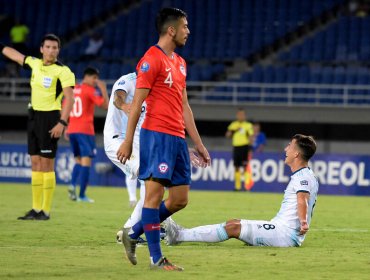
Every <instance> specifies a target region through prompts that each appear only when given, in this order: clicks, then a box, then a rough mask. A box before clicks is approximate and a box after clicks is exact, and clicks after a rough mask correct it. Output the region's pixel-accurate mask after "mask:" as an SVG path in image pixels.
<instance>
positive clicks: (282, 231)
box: [239, 220, 300, 247]
mask: <svg viewBox="0 0 370 280" xmlns="http://www.w3.org/2000/svg"><path fill="white" fill-rule="evenodd" d="M240 224H241V230H240V236H239V239H240V240H242V241H244V242H245V243H247V244H249V245H252V246H272V247H296V246H300V244H299V243H298V242H297V241H296V234H297V233H296V231H295V230H293V229H290V228H288V227H286V226H284V225H281V224H278V223H276V222H272V221H254V220H241V221H240Z"/></svg>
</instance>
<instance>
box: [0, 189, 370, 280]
mask: <svg viewBox="0 0 370 280" xmlns="http://www.w3.org/2000/svg"><path fill="white" fill-rule="evenodd" d="M88 192H89V195H90V196H91V197H93V198H94V199H95V200H96V203H95V204H83V203H74V202H71V201H69V200H68V198H67V188H66V187H65V186H58V187H57V191H56V194H55V198H54V204H53V211H52V215H51V220H50V221H18V220H16V218H17V217H18V216H20V215H22V214H23V213H24V212H25V211H26V210H29V208H30V203H31V188H30V186H28V185H21V184H0V211H1V218H0V229H1V231H0V279H88V280H91V279H162V278H163V273H175V274H176V276H172V277H176V279H202V280H204V279H370V278H369V277H370V276H369V275H370V199H369V197H341V196H324V195H322V196H319V198H318V202H317V206H316V208H315V213H314V219H313V222H312V224H311V231H310V232H309V234H308V236H307V238H306V241H305V242H304V244H303V246H302V247H300V248H264V247H249V246H245V245H243V243H242V242H240V241H238V240H229V241H226V242H223V243H217V244H202V243H186V244H181V245H179V246H173V247H168V246H166V245H164V244H162V250H163V252H164V254H165V255H166V256H168V257H169V258H170V260H172V261H173V262H174V263H176V264H179V265H181V266H183V267H185V271H184V272H162V271H154V272H152V271H150V270H149V269H148V265H149V257H148V251H147V247H139V248H138V250H137V257H138V262H139V263H138V265H137V266H132V265H131V264H129V262H128V261H127V260H126V259H124V258H123V249H122V247H121V246H120V245H118V244H116V243H115V234H116V231H117V229H118V228H119V227H120V226H121V225H122V224H123V222H124V221H125V220H126V218H127V217H128V215H129V214H130V212H131V209H130V208H128V199H127V192H126V189H122V188H90V189H89V191H88ZM281 200H282V194H261V193H232V192H199V191H194V192H191V194H190V203H189V205H188V207H187V208H186V209H184V210H183V211H181V212H180V213H178V214H176V215H175V216H174V218H175V220H177V221H178V222H179V223H180V224H182V225H184V226H187V227H190V226H196V225H201V224H210V223H220V222H223V221H225V220H227V219H230V218H245V219H269V218H272V217H273V216H274V214H275V213H276V212H277V210H278V208H279V206H280V202H281ZM170 277H171V276H170ZM168 279H169V278H168Z"/></svg>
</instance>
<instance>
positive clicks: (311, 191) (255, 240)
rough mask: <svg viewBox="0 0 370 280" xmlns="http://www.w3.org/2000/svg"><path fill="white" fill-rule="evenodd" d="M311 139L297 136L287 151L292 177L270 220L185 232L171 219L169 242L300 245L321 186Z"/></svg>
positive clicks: (314, 145) (228, 223)
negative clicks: (310, 163)
mask: <svg viewBox="0 0 370 280" xmlns="http://www.w3.org/2000/svg"><path fill="white" fill-rule="evenodd" d="M315 151H316V143H315V140H314V139H313V138H312V137H311V136H305V135H302V134H297V135H295V136H293V138H292V140H291V142H290V143H289V144H288V146H287V147H286V148H285V163H286V164H287V165H288V166H289V167H290V169H291V170H292V172H293V174H292V175H291V177H290V178H291V179H290V182H289V184H288V186H287V188H286V189H285V194H284V199H283V202H282V204H281V208H280V211H279V212H278V213H277V215H276V216H275V217H274V218H273V219H272V220H271V221H255V220H237V219H232V220H229V221H227V222H226V223H222V224H215V225H206V226H200V227H195V228H191V229H185V228H182V227H181V226H179V225H178V224H176V223H175V222H174V221H173V220H172V219H167V220H166V221H165V223H164V224H165V229H166V234H167V236H166V241H167V244H168V245H175V244H178V243H180V242H183V241H192V242H196V241H198V242H222V241H225V240H228V239H230V238H236V239H239V240H241V241H244V242H245V243H247V244H249V245H253V246H273V247H294V246H301V244H302V242H303V241H304V239H305V235H306V233H307V232H308V229H309V224H310V221H311V217H312V212H313V209H314V206H315V203H316V198H317V192H318V189H319V184H318V181H317V178H316V177H315V175H314V173H313V172H312V170H311V169H310V168H309V167H308V160H309V159H310V158H311V157H312V156H313V155H314V154H315Z"/></svg>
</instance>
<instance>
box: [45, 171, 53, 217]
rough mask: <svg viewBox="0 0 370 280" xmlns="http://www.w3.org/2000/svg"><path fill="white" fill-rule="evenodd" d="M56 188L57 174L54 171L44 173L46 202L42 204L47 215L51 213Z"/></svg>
mask: <svg viewBox="0 0 370 280" xmlns="http://www.w3.org/2000/svg"><path fill="white" fill-rule="evenodd" d="M55 186H56V179H55V172H54V171H52V172H44V182H43V195H44V201H43V204H42V210H44V212H45V213H47V214H49V213H50V209H51V203H52V201H53V196H54V191H55Z"/></svg>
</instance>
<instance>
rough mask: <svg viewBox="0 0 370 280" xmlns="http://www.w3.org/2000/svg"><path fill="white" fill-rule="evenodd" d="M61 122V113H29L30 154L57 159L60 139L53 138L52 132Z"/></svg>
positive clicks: (31, 111) (28, 136) (30, 111)
mask: <svg viewBox="0 0 370 280" xmlns="http://www.w3.org/2000/svg"><path fill="white" fill-rule="evenodd" d="M59 120H60V111H49V112H43V111H34V110H32V109H29V111H28V126H27V142H28V153H29V154H30V155H31V156H34V155H39V156H42V157H46V158H55V155H56V152H57V148H58V140H59V138H51V137H50V132H49V131H50V130H51V129H52V128H53V127H54V126H55V125H56V124H57V123H58V121H59Z"/></svg>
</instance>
